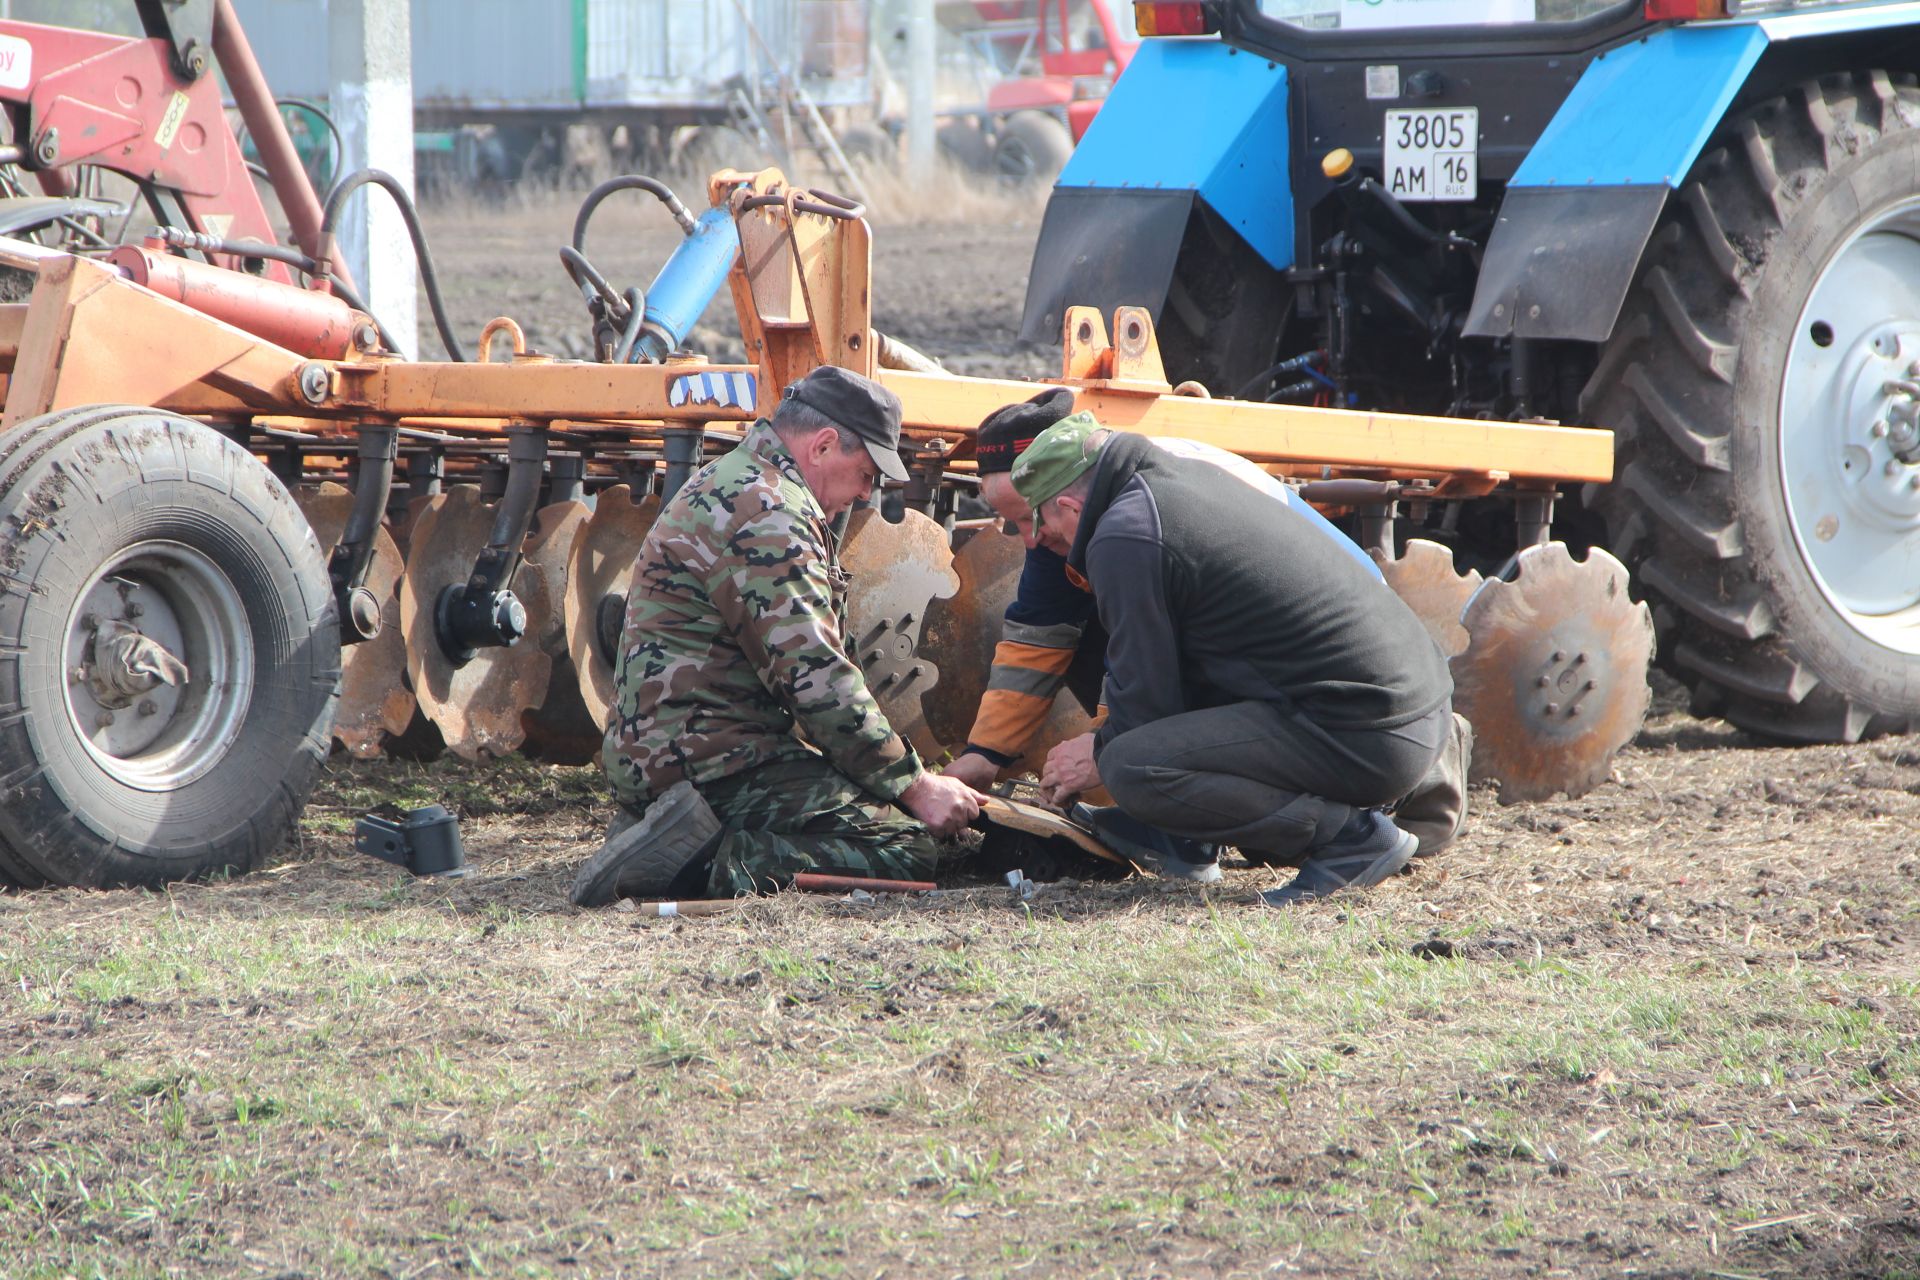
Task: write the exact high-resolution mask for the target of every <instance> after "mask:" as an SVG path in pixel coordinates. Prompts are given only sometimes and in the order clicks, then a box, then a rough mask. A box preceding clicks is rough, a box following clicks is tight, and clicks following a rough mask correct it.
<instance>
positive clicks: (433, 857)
mask: <svg viewBox="0 0 1920 1280" xmlns="http://www.w3.org/2000/svg"><path fill="white" fill-rule="evenodd" d="M394 812H395V813H396V814H398V811H394ZM353 847H354V850H355V852H358V853H364V854H366V855H367V856H369V857H373V858H378V859H380V860H381V861H382V862H391V863H393V864H394V865H395V866H396V867H405V868H406V869H407V870H408V871H410V872H412V873H413V874H414V875H416V876H443V877H446V878H448V879H457V878H460V877H464V876H470V875H472V874H473V868H472V867H469V866H468V865H467V847H466V845H465V844H464V843H463V842H462V841H461V839H460V824H459V823H458V822H457V821H456V820H455V819H454V816H453V815H452V814H451V813H448V812H447V811H446V809H445V807H443V806H441V805H437V804H430V805H427V806H425V807H424V808H420V809H411V810H408V811H407V812H406V813H405V814H398V816H395V817H386V816H383V815H382V814H380V813H378V812H375V813H369V814H367V815H366V816H365V817H363V818H361V819H360V820H359V821H357V822H355V823H354V824H353Z"/></svg>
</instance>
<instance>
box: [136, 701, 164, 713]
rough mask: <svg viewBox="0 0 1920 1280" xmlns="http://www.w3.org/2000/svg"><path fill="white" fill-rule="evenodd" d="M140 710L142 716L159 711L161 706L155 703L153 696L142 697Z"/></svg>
mask: <svg viewBox="0 0 1920 1280" xmlns="http://www.w3.org/2000/svg"><path fill="white" fill-rule="evenodd" d="M138 710H139V712H140V714H141V715H142V716H150V715H154V714H156V713H158V712H159V710H160V708H159V707H157V706H155V705H154V702H153V699H152V698H142V699H140V706H139V708H138Z"/></svg>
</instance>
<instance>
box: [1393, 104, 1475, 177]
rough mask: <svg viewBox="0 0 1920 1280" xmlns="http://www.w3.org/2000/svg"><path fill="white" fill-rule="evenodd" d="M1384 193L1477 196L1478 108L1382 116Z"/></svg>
mask: <svg viewBox="0 0 1920 1280" xmlns="http://www.w3.org/2000/svg"><path fill="white" fill-rule="evenodd" d="M1385 142H1386V157H1385V163H1384V168H1385V169H1386V179H1387V190H1388V191H1390V192H1392V193H1393V194H1394V195H1396V196H1398V197H1399V198H1400V199H1402V200H1471V199H1473V198H1474V197H1475V196H1477V195H1479V194H1480V108H1478V107H1441V108H1428V109H1422V110H1418V111H1389V112H1387V127H1386V136H1385Z"/></svg>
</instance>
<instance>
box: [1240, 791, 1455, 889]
mask: <svg viewBox="0 0 1920 1280" xmlns="http://www.w3.org/2000/svg"><path fill="white" fill-rule="evenodd" d="M1419 845H1420V842H1419V841H1418V840H1417V839H1415V838H1414V836H1413V833H1412V832H1409V831H1402V830H1401V829H1400V828H1399V827H1396V826H1395V825H1394V824H1393V819H1391V818H1389V817H1387V815H1386V814H1384V813H1381V812H1380V811H1379V810H1378V809H1361V810H1359V811H1358V812H1356V813H1355V814H1354V815H1353V817H1352V818H1350V819H1348V820H1347V825H1346V826H1344V827H1342V828H1340V834H1338V835H1336V836H1335V837H1334V838H1333V839H1331V840H1329V841H1327V842H1326V843H1325V844H1323V845H1321V846H1320V847H1319V848H1317V849H1309V850H1308V851H1307V856H1306V860H1305V861H1303V862H1302V863H1301V864H1300V874H1299V875H1297V876H1295V877H1294V878H1293V880H1292V882H1291V883H1289V884H1287V885H1285V886H1283V887H1282V888H1279V889H1268V890H1267V891H1266V892H1265V893H1262V894H1261V895H1260V897H1261V899H1262V900H1263V901H1265V902H1266V904H1267V905H1268V906H1270V907H1286V906H1291V905H1293V904H1294V903H1296V902H1308V901H1311V900H1312V899H1314V898H1325V897H1329V896H1331V895H1332V894H1336V893H1339V892H1340V891H1341V890H1342V889H1367V888H1371V887H1372V886H1374V885H1376V884H1379V883H1380V882H1381V881H1382V880H1385V879H1386V878H1387V877H1388V876H1390V875H1392V874H1394V873H1395V872H1396V871H1400V870H1402V869H1404V868H1405V867H1406V865H1407V863H1409V862H1411V861H1412V860H1413V851H1414V850H1415V849H1417V848H1418V847H1419Z"/></svg>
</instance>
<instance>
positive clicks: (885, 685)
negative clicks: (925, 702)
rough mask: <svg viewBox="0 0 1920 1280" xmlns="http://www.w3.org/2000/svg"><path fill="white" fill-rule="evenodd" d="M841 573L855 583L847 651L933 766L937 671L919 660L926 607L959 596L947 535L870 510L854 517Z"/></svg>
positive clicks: (922, 520) (924, 521)
mask: <svg viewBox="0 0 1920 1280" xmlns="http://www.w3.org/2000/svg"><path fill="white" fill-rule="evenodd" d="M840 566H841V568H843V569H845V570H846V571H847V574H848V575H849V577H850V578H851V579H852V581H851V584H850V586H849V589H848V593H847V634H846V644H847V651H848V652H849V653H851V654H852V655H853V657H854V660H855V661H857V662H858V663H859V664H860V667H861V670H863V671H865V672H866V675H867V684H868V686H869V687H870V688H871V689H872V690H873V694H874V697H875V698H877V699H879V702H880V709H881V710H882V711H884V712H885V713H886V716H887V720H888V721H889V722H890V723H891V724H892V725H893V728H894V732H896V733H898V734H899V735H900V736H901V737H902V738H905V739H906V740H907V741H908V742H910V743H912V744H913V749H914V750H915V751H918V752H919V753H920V755H921V757H922V758H923V759H925V760H927V761H929V762H935V761H938V760H939V758H940V756H941V755H942V753H943V752H944V750H945V745H944V744H943V743H941V742H940V741H939V740H938V739H937V738H935V737H934V736H933V734H932V732H931V731H929V729H928V728H927V721H926V716H925V714H924V712H923V710H922V707H921V702H920V700H921V697H922V695H924V694H925V693H926V692H927V691H928V690H929V689H932V688H934V687H935V686H936V685H937V684H938V683H939V681H940V669H939V667H938V666H936V665H935V664H934V663H933V661H932V660H931V659H930V658H928V657H926V656H925V655H924V654H922V653H921V652H920V633H921V628H922V627H923V626H924V625H925V623H926V618H927V611H928V606H929V605H930V604H931V603H932V602H933V601H935V600H944V599H949V598H951V597H952V596H953V594H954V593H955V592H956V591H958V590H959V589H960V578H959V576H958V575H957V574H955V573H954V571H953V550H952V548H951V547H950V546H949V545H948V541H947V531H946V530H945V529H944V528H942V527H941V526H940V525H939V524H937V523H935V522H934V521H933V520H931V519H929V518H928V517H927V516H925V515H922V514H921V513H920V512H918V511H913V510H909V511H908V512H907V513H906V515H905V518H903V519H902V520H901V521H900V523H899V524H890V523H888V521H887V519H886V517H885V516H882V515H881V514H880V513H879V512H878V511H875V510H874V509H872V508H871V507H864V508H862V509H860V510H859V511H856V512H854V513H853V515H852V517H851V518H850V519H849V520H848V521H847V532H846V537H845V538H844V539H843V540H842V542H841V544H840Z"/></svg>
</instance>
